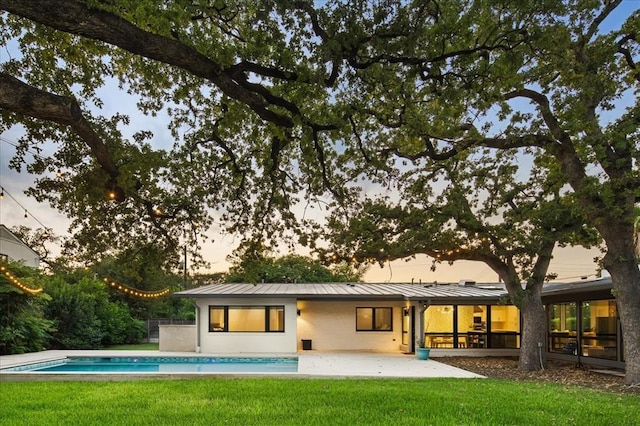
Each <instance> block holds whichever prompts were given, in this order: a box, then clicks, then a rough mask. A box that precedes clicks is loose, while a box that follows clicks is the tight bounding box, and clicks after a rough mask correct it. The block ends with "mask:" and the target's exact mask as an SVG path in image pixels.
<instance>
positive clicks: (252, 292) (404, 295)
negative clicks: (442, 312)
mask: <svg viewBox="0 0 640 426" xmlns="http://www.w3.org/2000/svg"><path fill="white" fill-rule="evenodd" d="M506 295H507V292H506V289H505V287H504V284H495V283H492V284H472V285H469V284H467V285H463V284H458V283H453V284H435V283H433V284H423V283H300V284H296V283H280V284H246V283H243V284H209V285H205V286H202V287H198V288H194V289H190V290H184V291H180V292H177V293H175V294H174V296H176V297H194V298H204V297H240V298H244V297H246V298H249V297H282V296H290V297H295V298H296V299H302V300H318V299H333V300H354V299H360V300H362V299H369V300H370V299H384V300H419V301H425V302H429V303H444V302H453V301H455V302H456V303H464V302H469V303H472V302H478V301H486V302H491V301H495V302H497V301H498V300H500V299H501V298H503V297H505V296H506Z"/></svg>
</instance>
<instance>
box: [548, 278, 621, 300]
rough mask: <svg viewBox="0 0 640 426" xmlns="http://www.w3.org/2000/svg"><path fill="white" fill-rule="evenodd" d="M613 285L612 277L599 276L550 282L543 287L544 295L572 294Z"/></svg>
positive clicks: (598, 289)
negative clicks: (565, 281)
mask: <svg viewBox="0 0 640 426" xmlns="http://www.w3.org/2000/svg"><path fill="white" fill-rule="evenodd" d="M611 287H612V281H611V277H604V278H598V279H596V280H589V281H574V282H570V283H549V284H545V285H544V287H543V288H542V296H543V297H544V296H555V295H561V294H571V293H576V292H577V291H579V292H580V293H587V292H594V291H601V290H610V289H611Z"/></svg>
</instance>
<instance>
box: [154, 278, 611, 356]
mask: <svg viewBox="0 0 640 426" xmlns="http://www.w3.org/2000/svg"><path fill="white" fill-rule="evenodd" d="M174 296H175V297H186V298H191V299H193V301H194V306H195V309H196V325H195V326H191V327H190V328H188V329H189V330H190V331H189V332H187V331H186V329H185V327H187V326H179V327H177V328H174V329H172V328H171V326H164V327H167V328H166V329H165V331H164V338H163V331H162V330H161V334H160V345H161V349H162V350H192V351H196V352H204V353H295V352H297V351H300V350H311V349H313V350H322V351H356V350H362V351H380V352H395V351H397V352H403V353H411V352H413V351H414V350H415V348H416V343H417V341H420V340H423V341H424V343H425V346H427V347H431V348H435V349H438V352H439V353H441V354H443V355H446V354H449V355H454V354H457V355H463V354H470V353H471V351H469V350H470V349H473V350H474V353H475V354H476V355H477V354H478V353H486V354H492V353H493V354H496V353H500V354H503V353H505V352H504V350H511V351H512V352H511V353H513V354H515V355H517V350H518V349H519V347H520V330H521V329H522V327H521V321H522V320H521V317H520V312H519V310H518V309H517V308H516V307H515V306H513V305H511V304H510V303H509V299H508V297H507V292H506V289H505V286H504V284H502V283H487V284H480V283H475V282H473V281H460V282H459V283H451V284H436V283H433V284H424V283H312V284H302V283H301V284H294V283H282V284H210V285H205V286H202V287H198V288H194V289H190V290H184V291H181V292H178V293H175V294H174ZM543 302H544V304H545V306H546V309H547V312H548V315H549V322H548V324H549V333H548V339H547V342H545V347H546V352H547V356H548V357H550V358H560V359H566V360H575V361H576V362H584V363H596V364H600V365H608V366H611V367H618V368H621V367H624V359H623V358H622V341H621V333H620V325H619V320H618V318H617V310H616V305H615V299H614V298H613V296H612V294H611V279H610V278H608V277H606V278H602V279H598V280H592V281H579V282H574V283H558V284H547V285H545V289H544V291H543ZM185 333H186V334H185ZM185 339H186V342H185ZM176 345H177V346H179V347H174V346H176ZM497 350H501V351H497Z"/></svg>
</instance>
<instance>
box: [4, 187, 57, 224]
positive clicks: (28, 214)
mask: <svg viewBox="0 0 640 426" xmlns="http://www.w3.org/2000/svg"><path fill="white" fill-rule="evenodd" d="M0 190H2V192H0V199H2V198H4V196H5V194H6V195H7V196H8V197H9V198H11V199H12V200H13V201H14V202H15V203H16V204H17V205H19V206H20V207H21V208H22V209H23V210H24V218H25V219H28V218H29V216H31V217H32V218H33V220H35V221H36V222H38V223H39V224H40V226H42V227H43V228H44V229H48V226H45V225H44V224H43V223H42V222H40V221H39V220H38V218H37V217H35V216H34V215H33V213H31V212H29V210H27V208H26V207H25V206H23V205H22V204H20V202H19V201H18V200H16V198H15V197H14V196H13V195H11V194H10V193H9V191H7V190H6V189H5V188H4V186H0Z"/></svg>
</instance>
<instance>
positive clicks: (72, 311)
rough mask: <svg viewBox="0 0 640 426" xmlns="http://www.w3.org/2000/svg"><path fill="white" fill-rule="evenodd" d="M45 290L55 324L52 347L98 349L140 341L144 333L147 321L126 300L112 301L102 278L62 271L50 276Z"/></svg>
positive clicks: (50, 314) (48, 314)
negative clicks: (140, 317) (132, 310)
mask: <svg viewBox="0 0 640 426" xmlns="http://www.w3.org/2000/svg"><path fill="white" fill-rule="evenodd" d="M45 291H46V293H47V294H49V295H50V297H51V300H50V302H49V303H48V304H47V307H46V309H45V313H46V315H47V317H48V318H51V320H52V321H53V322H54V324H55V327H56V331H55V332H53V333H52V339H51V345H50V346H51V348H55V349H98V348H100V347H101V346H103V345H112V344H122V343H137V342H139V341H140V340H141V339H142V337H143V336H144V332H145V329H144V323H143V322H142V321H140V320H138V319H135V318H133V317H132V315H131V312H130V309H129V307H128V306H127V305H126V304H125V303H123V302H111V301H109V290H108V288H107V287H106V286H105V284H104V282H102V281H101V280H98V279H96V278H93V277H90V276H87V275H86V274H80V275H66V276H64V275H62V274H59V275H56V276H52V277H50V278H49V279H48V280H47V282H46V285H45Z"/></svg>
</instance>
